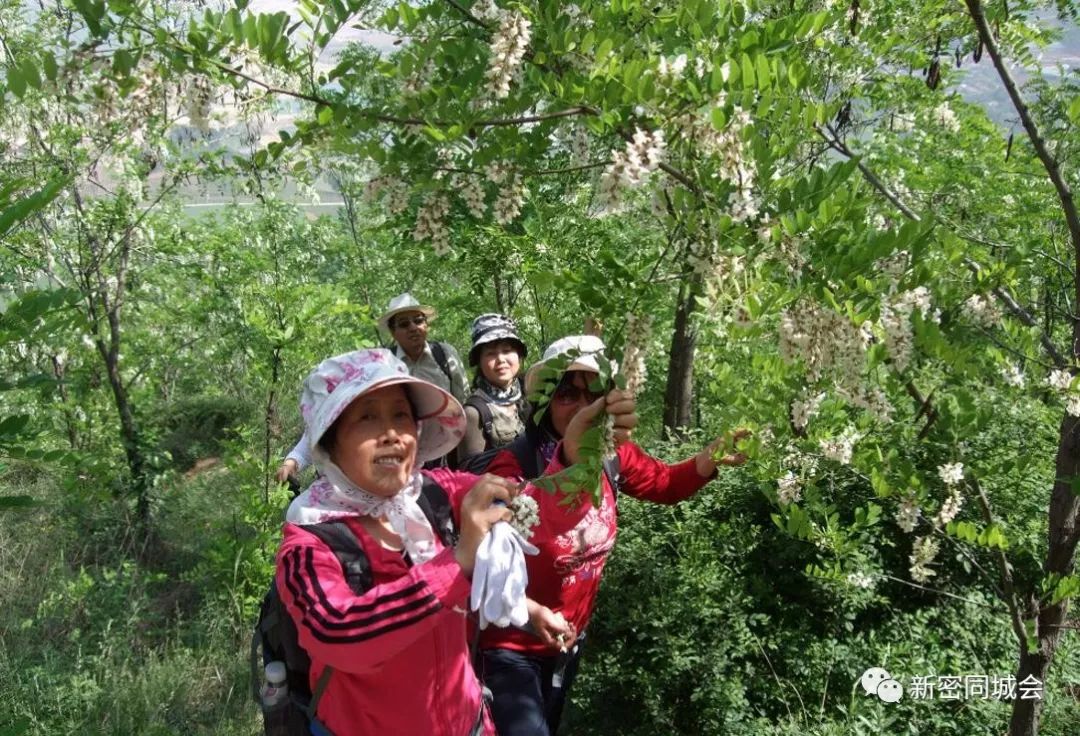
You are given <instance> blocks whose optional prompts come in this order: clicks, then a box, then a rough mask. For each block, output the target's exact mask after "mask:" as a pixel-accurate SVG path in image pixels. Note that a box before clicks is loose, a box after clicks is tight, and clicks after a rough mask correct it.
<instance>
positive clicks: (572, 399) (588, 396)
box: [551, 383, 603, 404]
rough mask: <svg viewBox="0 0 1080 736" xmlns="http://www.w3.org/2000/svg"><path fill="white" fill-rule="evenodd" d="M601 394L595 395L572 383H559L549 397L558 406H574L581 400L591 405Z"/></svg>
mask: <svg viewBox="0 0 1080 736" xmlns="http://www.w3.org/2000/svg"><path fill="white" fill-rule="evenodd" d="M601 396H603V394H595V393H593V392H592V391H590V390H589V389H587V388H580V387H579V386H575V385H574V384H572V383H560V384H559V385H558V387H557V388H556V389H555V393H553V394H552V395H551V400H552V401H554V402H556V403H559V404H576V403H578V402H579V401H581V400H582V399H584V400H585V403H586V404H591V403H593V402H594V401H596V400H597V399H599V398H600V397H601Z"/></svg>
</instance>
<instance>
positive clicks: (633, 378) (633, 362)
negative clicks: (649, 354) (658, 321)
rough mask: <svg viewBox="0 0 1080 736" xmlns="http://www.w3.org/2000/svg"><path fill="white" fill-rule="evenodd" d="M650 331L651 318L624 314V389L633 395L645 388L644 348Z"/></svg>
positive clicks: (647, 342)
mask: <svg viewBox="0 0 1080 736" xmlns="http://www.w3.org/2000/svg"><path fill="white" fill-rule="evenodd" d="M651 332H652V319H651V318H650V317H648V316H645V317H638V316H637V315H636V314H628V315H626V350H625V351H624V353H623V361H622V371H623V376H624V377H625V378H626V390H627V391H629V392H630V393H631V394H633V395H634V396H637V395H638V394H640V393H641V390H642V389H643V388H645V378H646V376H647V370H646V368H645V348H646V346H647V345H648V344H649V335H650V334H651Z"/></svg>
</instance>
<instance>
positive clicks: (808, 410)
mask: <svg viewBox="0 0 1080 736" xmlns="http://www.w3.org/2000/svg"><path fill="white" fill-rule="evenodd" d="M824 400H825V394H824V393H820V394H818V395H817V396H810V397H808V398H806V399H796V400H795V401H793V402H791V425H792V426H793V427H794V428H795V429H797V430H799V431H802V430H804V429H806V425H808V424H809V423H810V420H811V419H812V418H813V417H814V416H816V415H817V413H818V409H819V408H820V407H821V402H822V401H824Z"/></svg>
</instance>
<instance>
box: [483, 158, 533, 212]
mask: <svg viewBox="0 0 1080 736" xmlns="http://www.w3.org/2000/svg"><path fill="white" fill-rule="evenodd" d="M485 175H486V176H487V180H488V181H490V182H491V183H492V184H495V185H496V186H497V187H498V195H497V198H496V200H495V206H494V212H495V221H496V222H498V223H499V224H500V225H507V224H509V223H511V222H513V221H514V219H515V218H516V217H517V216H518V215H519V214H520V213H521V206H522V204H523V203H524V201H525V184H524V182H523V180H522V178H521V174H519V173H518V172H517V171H515V170H514V168H513V167H512V166H511V165H509V164H507V163H505V162H503V161H492V162H491V163H490V164H488V165H487V169H486V171H485Z"/></svg>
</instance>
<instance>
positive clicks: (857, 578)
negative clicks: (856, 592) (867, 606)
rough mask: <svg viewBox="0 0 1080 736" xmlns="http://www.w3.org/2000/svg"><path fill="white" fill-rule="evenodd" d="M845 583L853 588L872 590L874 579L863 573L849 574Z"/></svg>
mask: <svg viewBox="0 0 1080 736" xmlns="http://www.w3.org/2000/svg"><path fill="white" fill-rule="evenodd" d="M847 583H848V585H850V586H851V587H853V588H860V589H862V590H873V588H874V583H875V578H874V576H873V575H869V574H867V573H865V572H850V573H848V575H847Z"/></svg>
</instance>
